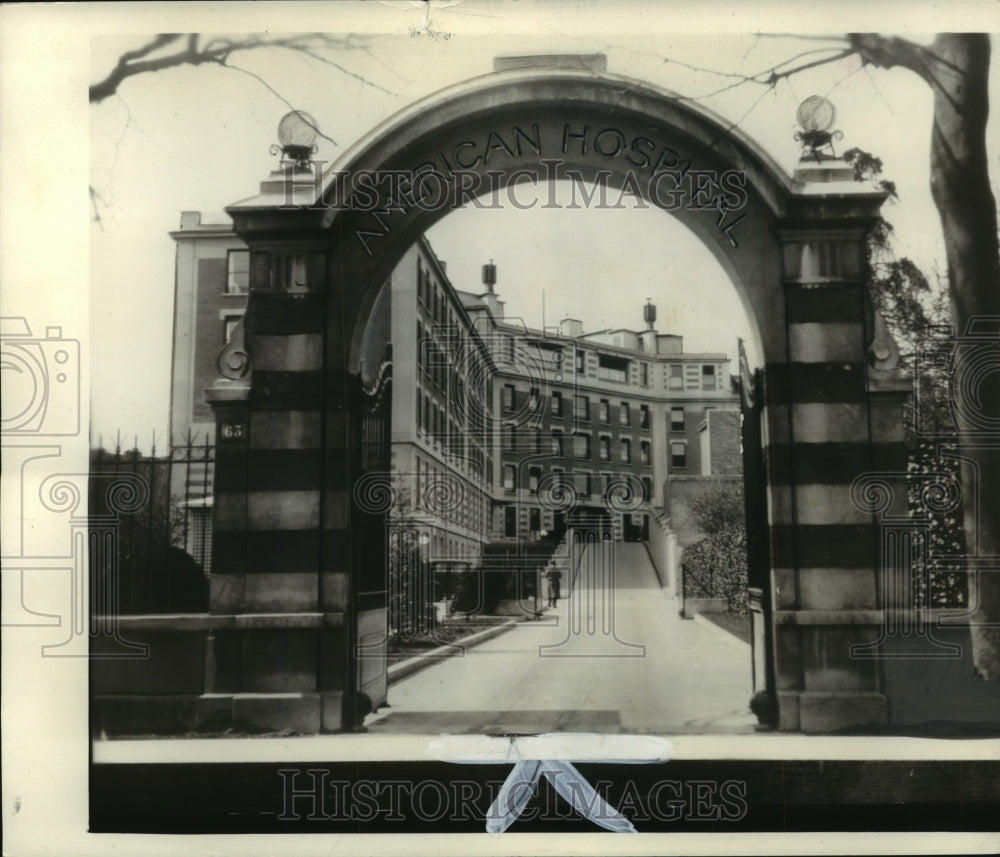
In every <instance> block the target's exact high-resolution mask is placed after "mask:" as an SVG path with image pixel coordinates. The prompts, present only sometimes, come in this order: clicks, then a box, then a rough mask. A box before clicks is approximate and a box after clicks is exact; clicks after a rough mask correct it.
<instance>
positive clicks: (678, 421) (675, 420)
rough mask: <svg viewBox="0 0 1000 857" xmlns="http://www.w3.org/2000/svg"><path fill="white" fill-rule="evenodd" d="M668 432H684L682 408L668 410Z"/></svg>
mask: <svg viewBox="0 0 1000 857" xmlns="http://www.w3.org/2000/svg"><path fill="white" fill-rule="evenodd" d="M670 430H671V431H684V408H683V407H674V408H671V409H670Z"/></svg>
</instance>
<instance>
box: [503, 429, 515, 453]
mask: <svg viewBox="0 0 1000 857" xmlns="http://www.w3.org/2000/svg"><path fill="white" fill-rule="evenodd" d="M503 448H504V449H508V450H511V449H513V448H514V426H504V427H503Z"/></svg>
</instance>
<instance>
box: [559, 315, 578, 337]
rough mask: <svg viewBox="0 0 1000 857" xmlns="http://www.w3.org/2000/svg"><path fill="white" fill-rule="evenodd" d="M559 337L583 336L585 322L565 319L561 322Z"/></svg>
mask: <svg viewBox="0 0 1000 857" xmlns="http://www.w3.org/2000/svg"><path fill="white" fill-rule="evenodd" d="M559 335H560V336H566V337H570V338H572V337H575V336H583V322H582V321H580V320H579V319H577V318H564V319H563V320H562V321H561V322H559Z"/></svg>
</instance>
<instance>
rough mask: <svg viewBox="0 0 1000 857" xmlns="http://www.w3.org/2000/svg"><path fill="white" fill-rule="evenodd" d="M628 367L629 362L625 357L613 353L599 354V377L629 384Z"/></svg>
mask: <svg viewBox="0 0 1000 857" xmlns="http://www.w3.org/2000/svg"><path fill="white" fill-rule="evenodd" d="M628 367H629V362H628V360H627V359H626V358H625V357H616V356H615V355H613V354H598V355H597V377H598V378H601V379H602V380H604V381H616V382H618V383H619V384H627V383H628Z"/></svg>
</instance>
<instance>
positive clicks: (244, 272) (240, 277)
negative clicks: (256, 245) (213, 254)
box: [226, 250, 250, 295]
mask: <svg viewBox="0 0 1000 857" xmlns="http://www.w3.org/2000/svg"><path fill="white" fill-rule="evenodd" d="M226 257H227V261H226V294H227V295H245V294H246V293H247V292H248V291H250V251H249V250H230V251H229V253H228V254H226Z"/></svg>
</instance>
